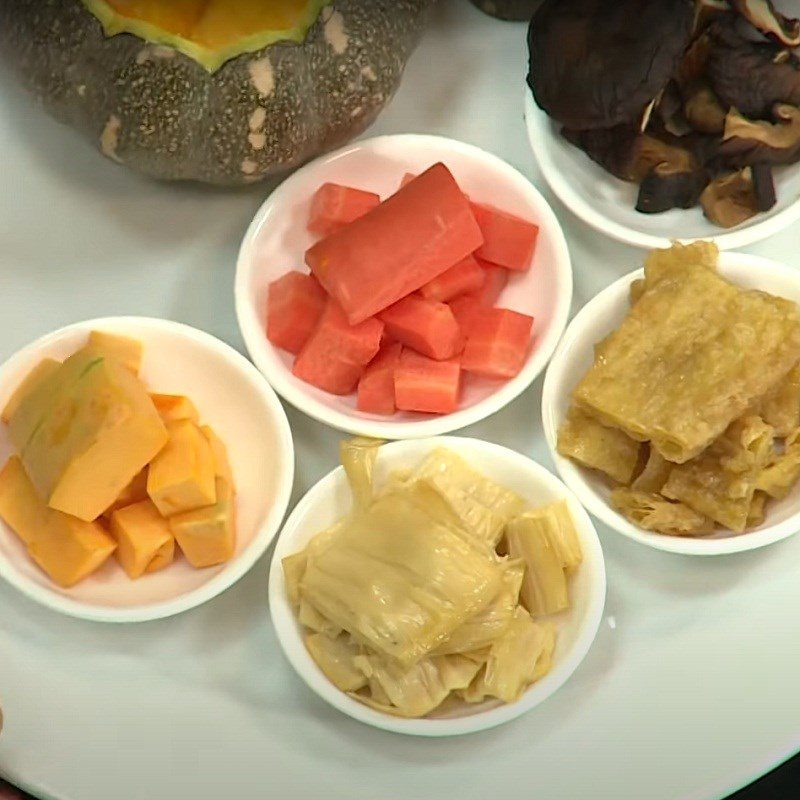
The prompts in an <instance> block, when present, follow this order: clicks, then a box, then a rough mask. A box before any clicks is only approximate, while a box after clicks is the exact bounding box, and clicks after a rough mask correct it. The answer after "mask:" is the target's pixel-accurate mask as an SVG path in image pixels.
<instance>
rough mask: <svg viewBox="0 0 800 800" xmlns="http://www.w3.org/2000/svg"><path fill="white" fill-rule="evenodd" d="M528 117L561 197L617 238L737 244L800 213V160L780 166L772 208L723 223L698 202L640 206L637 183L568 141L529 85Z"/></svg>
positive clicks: (661, 243)
mask: <svg viewBox="0 0 800 800" xmlns="http://www.w3.org/2000/svg"><path fill="white" fill-rule="evenodd" d="M525 121H526V124H527V126H528V139H529V141H530V145H531V149H532V150H533V154H534V156H535V157H536V160H537V161H538V163H539V169H541V171H542V175H543V176H544V178H545V180H546V181H547V183H548V184H550V188H551V189H552V190H553V192H555V194H556V195H557V196H558V198H559V200H561V202H562V203H563V204H564V205H565V206H566V207H567V208H568V209H569V210H570V211H572V213H573V214H575V215H576V216H577V217H579V218H580V219H582V220H583V221H584V222H585V223H587V224H588V225H591V226H592V227H593V228H594V229H595V230H598V231H600V232H601V233H604V234H605V235H606V236H610V237H611V238H612V239H616V240H617V241H620V242H625V243H626V244H631V245H634V246H636V247H645V248H648V249H652V248H654V247H668V246H669V243H670V241H671V240H673V239H679V240H681V241H691V240H695V239H713V240H714V241H715V242H716V243H717V245H718V246H719V248H720V250H735V249H737V248H739V247H746V246H747V245H749V244H753V243H754V242H760V241H761V240H762V239H766V238H767V237H769V236H772V235H773V234H775V233H777V232H778V231H782V230H783V229H784V228H788V227H789V226H790V225H792V224H793V223H794V222H796V221H797V220H798V219H800V165H797V164H791V165H789V166H786V167H776V169H775V173H774V174H775V191H776V194H777V198H778V202H777V203H776V204H775V206H774V207H773V208H772V209H770V210H769V211H767V212H765V213H763V214H758V215H756V216H755V217H752V218H751V219H749V220H747V222H743V223H742V224H741V225H738V226H737V227H735V228H729V229H725V228H720V227H719V226H718V225H714V224H712V223H711V222H709V221H708V220H707V219H706V218H705V217H704V216H703V211H702V209H701V208H700V207H699V206H697V207H695V208H690V209H682V208H674V209H672V210H670V211H666V212H664V213H663V214H642V213H640V212H638V211H637V210H636V208H635V206H636V196H637V194H638V187H637V186H636V185H635V184H633V183H626V182H625V181H622V180H620V179H619V178H615V177H614V176H613V175H611V174H609V173H608V172H607V171H606V170H604V169H603V168H602V167H601V166H600V165H599V164H596V163H595V162H594V161H592V160H591V159H590V158H589V156H587V155H586V154H585V153H584V152H583V151H582V150H580V149H579V148H577V147H575V146H574V145H572V144H570V143H569V142H568V141H567V140H566V139H565V138H564V137H563V136H562V135H561V134H560V132H559V126H558V125H557V124H556V123H554V122H553V121H552V120H551V119H550V117H548V116H547V114H545V113H544V111H542V109H541V108H539V106H538V105H536V102H535V101H534V99H533V94H532V93H531V91H530V89H529V88H528V87H525Z"/></svg>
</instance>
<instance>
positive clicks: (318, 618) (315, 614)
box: [297, 598, 342, 638]
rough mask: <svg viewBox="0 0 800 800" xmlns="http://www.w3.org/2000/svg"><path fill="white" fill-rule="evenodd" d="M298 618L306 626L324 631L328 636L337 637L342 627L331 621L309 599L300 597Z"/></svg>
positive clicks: (320, 631) (319, 631) (317, 631)
mask: <svg viewBox="0 0 800 800" xmlns="http://www.w3.org/2000/svg"><path fill="white" fill-rule="evenodd" d="M297 620H298V622H299V623H300V624H301V625H302V626H303V627H304V628H308V629H309V630H312V631H315V632H316V633H324V634H326V635H327V636H331V637H333V638H336V637H337V636H338V635H339V634H340V633H341V632H342V629H341V628H340V627H339V626H338V625H335V624H334V623H333V622H331V621H330V620H329V619H328V618H327V617H325V616H323V615H322V614H320V613H319V611H317V609H316V608H314V606H312V605H311V603H309V602H308V600H305V599H303V598H301V599H300V606H299V608H298V610H297Z"/></svg>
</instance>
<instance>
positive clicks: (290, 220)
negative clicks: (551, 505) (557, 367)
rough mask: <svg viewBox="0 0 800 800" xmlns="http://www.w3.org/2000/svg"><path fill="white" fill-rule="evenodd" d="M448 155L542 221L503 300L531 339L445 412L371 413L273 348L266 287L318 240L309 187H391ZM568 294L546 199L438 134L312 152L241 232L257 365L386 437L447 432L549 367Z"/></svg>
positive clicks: (462, 171)
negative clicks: (494, 376) (512, 365)
mask: <svg viewBox="0 0 800 800" xmlns="http://www.w3.org/2000/svg"><path fill="white" fill-rule="evenodd" d="M438 161H442V162H444V163H445V164H446V165H447V166H448V167H449V168H450V170H451V171H452V172H453V174H454V175H455V177H456V179H457V180H458V182H459V184H460V185H461V186H462V187H463V188H464V190H465V191H466V192H468V193H469V194H470V196H471V197H472V198H473V199H475V200H477V201H485V202H489V203H492V204H493V205H496V206H497V207H499V208H502V209H504V210H507V211H510V212H512V213H516V214H519V215H520V216H523V217H526V218H529V219H531V220H532V221H534V222H536V223H537V224H538V225H539V240H538V244H537V246H536V255H535V258H534V262H533V265H532V266H531V268H530V270H529V271H528V272H525V273H517V274H512V275H511V278H510V280H509V284H508V287H507V288H506V290H505V291H504V292H503V295H502V297H501V298H500V301H499V305H502V306H506V307H508V308H512V309H514V310H516V311H521V312H524V313H526V314H530V315H532V316H533V317H535V320H536V321H535V323H534V328H533V333H534V336H535V338H536V342H535V344H534V347H533V348H532V350H531V353H530V355H529V357H528V360H527V361H526V363H525V366H524V367H523V368H522V371H521V372H520V373H519V375H517V376H516V377H515V378H513V379H512V380H510V381H506V382H497V381H489V380H484V381H480V380H477V379H473V378H470V381H469V389H468V390H466V391H465V393H464V397H463V400H462V408H460V409H459V410H458V411H455V412H454V413H452V414H447V415H445V416H434V415H430V414H416V413H409V412H399V413H398V414H396V415H395V416H394V417H382V416H378V415H375V414H365V413H363V412H360V411H358V409H357V408H356V399H355V396H350V397H337V396H335V395H332V394H328V393H327V392H323V391H321V390H319V389H316V388H315V387H313V386H310V385H309V384H307V383H304V382H303V381H301V380H299V379H298V378H295V377H294V376H293V375H292V372H291V367H292V362H293V360H294V359H293V357H292V356H291V355H290V354H288V353H285V352H283V351H281V350H279V349H278V348H276V347H273V346H272V344H271V343H270V342H268V341H267V338H266V336H265V334H264V330H265V320H266V297H267V288H268V286H269V284H270V282H271V281H274V280H276V279H277V278H279V277H280V276H281V275H283V274H284V273H285V272H287V271H288V270H297V269H300V270H304V271H305V266H304V261H303V256H304V254H305V251H306V250H307V249H308V247H310V246H311V244H312V243H313V241H314V239H313V238H312V236H311V235H310V234H309V233H308V231H307V230H306V220H307V219H308V212H309V206H310V200H311V196H312V195H313V194H314V192H315V191H316V189H317V188H319V186H320V185H321V184H323V183H325V182H326V181H334V182H338V183H344V184H348V185H351V186H356V187H359V188H363V189H368V190H370V191H374V192H377V193H378V194H380V196H381V197H383V198H385V197H387V196H388V195H390V194H392V193H394V192H395V191H396V190H397V189H398V187H399V185H400V180H401V178H402V177H403V175H404V174H405V173H406V172H413V173H419V172H421V171H422V170H424V169H427V168H428V167H430V166H431V165H432V164H434V163H436V162H438ZM571 301H572V270H571V267H570V259H569V251H568V250H567V244H566V241H565V240H564V234H563V233H562V231H561V227H560V226H559V223H558V220H557V219H556V217H555V215H554V214H553V212H552V210H551V209H550V207H549V206H548V204H547V202H546V201H545V199H544V198H543V197H542V196H541V195H540V194H539V192H538V191H537V190H536V189H535V188H534V187H533V186H532V185H531V183H530V182H529V181H528V180H527V179H526V178H525V177H523V176H522V175H521V174H520V173H519V172H517V170H515V169H514V168H513V167H511V166H509V165H508V164H506V163H505V162H504V161H502V160H501V159H499V158H497V156H493V155H491V154H490V153H487V152H485V151H483V150H481V149H479V148H477V147H474V146H472V145H469V144H464V143H462V142H457V141H454V140H453V139H445V138H443V137H439V136H420V135H415V134H403V135H398V136H380V137H377V138H374V139H367V140H364V141H360V142H355V143H353V144H351V145H348V146H347V147H345V148H343V149H341V150H339V151H337V152H335V153H333V154H331V155H328V156H324V157H323V158H320V159H317V160H316V161H312V162H311V163H310V164H307V165H306V166H305V167H303V168H302V169H300V170H298V171H297V172H296V173H295V174H294V175H292V176H291V177H290V178H288V179H287V180H286V181H285V182H284V183H283V184H282V185H281V186H279V187H278V189H276V190H275V191H274V192H273V193H272V194H271V195H270V197H269V198H268V199H267V201H266V202H265V203H264V205H263V206H262V207H261V209H260V210H259V212H258V213H257V214H256V217H255V219H254V220H253V223H252V224H251V225H250V229H249V230H248V232H247V235H246V236H245V238H244V241H243V243H242V247H241V251H240V253H239V263H238V267H237V273H236V313H237V316H238V319H239V327H240V329H241V331H242V336H243V337H244V341H245V343H246V344H247V349H248V350H249V352H250V355H251V357H252V359H253V361H254V362H255V364H256V366H257V367H258V368H259V369H260V370H261V371H262V372H263V373H264V375H266V377H267V379H268V380H269V382H270V383H271V384H272V386H273V387H274V388H275V390H276V391H277V392H278V394H280V395H281V396H282V397H284V398H286V400H288V401H289V402H290V403H291V404H292V405H294V406H296V407H297V408H299V409H300V410H301V411H303V412H305V413H306V414H308V415H309V416H310V417H314V418H315V419H318V420H320V421H321V422H324V423H326V424H328V425H331V426H333V427H334V428H339V429H340V430H343V431H349V432H351V433H359V434H363V435H367V436H375V437H380V438H386V439H410V438H415V437H419V436H432V435H436V434H441V433H446V432H448V431H453V430H456V429H458V428H463V427H464V426H466V425H471V424H472V423H474V422H478V421H479V420H481V419H484V418H485V417H488V416H489V415H490V414H494V413H495V412H496V411H498V410H499V409H501V408H503V406H505V405H507V404H508V403H509V402H511V400H513V399H514V398H515V397H516V396H517V395H519V394H520V392H522V391H523V390H524V389H526V388H527V387H528V386H529V385H530V384H531V382H532V381H533V380H534V379H535V378H536V377H537V375H539V373H540V372H541V371H542V370H543V369H544V366H545V365H546V364H547V361H548V360H549V358H550V356H551V355H552V354H553V351H554V350H555V347H556V344H557V343H558V340H559V338H560V337H561V334H562V333H563V331H564V326H565V325H566V323H567V317H568V315H569V308H570V303H571Z"/></svg>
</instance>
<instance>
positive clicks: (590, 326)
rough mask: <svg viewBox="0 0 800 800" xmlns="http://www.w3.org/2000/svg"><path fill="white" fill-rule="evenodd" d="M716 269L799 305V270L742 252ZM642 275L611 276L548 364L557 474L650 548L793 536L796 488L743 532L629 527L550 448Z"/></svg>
mask: <svg viewBox="0 0 800 800" xmlns="http://www.w3.org/2000/svg"><path fill="white" fill-rule="evenodd" d="M719 271H720V274H722V275H723V276H724V277H726V278H728V279H729V280H730V281H732V282H733V283H736V284H737V285H739V286H743V287H746V288H748V289H761V290H763V291H766V292H771V293H772V294H774V295H777V296H778V297H786V298H788V299H789V300H794V301H795V302H800V271H798V270H796V269H794V268H792V267H786V266H784V265H782V264H778V263H776V262H774V261H769V260H767V259H763V258H757V257H756V256H751V255H747V254H745V253H722V254H721V256H720V260H719ZM643 275H644V270H637V271H636V272H632V273H630V274H629V275H626V276H624V277H622V278H620V279H619V280H618V281H615V282H614V283H613V284H611V286H609V287H608V288H607V289H605V290H604V291H602V292H601V293H600V294H599V295H597V296H596V297H595V298H593V299H592V300H590V301H589V302H588V303H587V304H586V305H585V306H584V307H583V308H582V309H581V310H580V311H579V312H578V314H577V315H576V316H575V318H574V319H573V320H572V322H571V323H570V324H569V327H568V328H567V332H566V333H565V334H564V338H563V339H562V340H561V343H560V344H559V346H558V349H557V350H556V354H555V355H554V356H553V360H552V362H551V363H550V366H549V367H548V369H547V373H546V375H545V379H544V389H543V392H542V424H543V426H544V435H545V438H546V439H547V444H548V447H549V448H550V457H551V458H552V459H553V461H554V462H555V465H556V469H557V470H558V473H559V475H561V477H562V478H563V480H564V482H565V483H566V484H567V486H569V488H570V489H572V491H573V492H575V494H576V495H577V496H578V499H579V500H580V501H581V502H582V503H583V504H584V506H586V508H588V509H589V511H590V512H591V513H592V514H594V515H595V516H596V517H597V518H598V519H601V520H602V521H603V522H605V523H606V525H608V526H609V527H611V528H612V529H614V530H617V531H619V532H620V533H621V534H623V535H624V536H629V537H630V538H631V539H634V540H636V541H638V542H642V543H643V544H646V545H649V546H650V547H655V548H658V549H659V550H668V551H670V552H672V553H685V554H687V555H695V556H718V555H723V554H725V553H741V552H744V551H746V550H756V549H758V548H759V547H764V546H766V545H768V544H773V543H775V542H779V541H781V539H785V538H787V537H788V536H792V535H793V534H795V533H796V532H797V530H798V529H799V528H800V491H797V490H795V491H794V492H792V493H791V494H790V495H789V496H788V497H786V498H784V499H783V500H780V501H778V502H775V501H770V502H769V503H768V504H767V515H766V519H765V520H764V524H763V525H760V526H759V527H757V528H752V529H751V530H750V531H748V532H747V533H745V534H740V535H736V534H732V533H729V532H726V531H724V530H719V531H717V532H715V533H714V534H713V535H710V536H703V537H697V538H694V537H690V536H663V535H661V534H658V533H650V532H649V531H645V530H643V529H642V528H639V527H637V526H636V525H632V524H631V523H630V522H628V520H626V519H625V517H623V516H622V515H621V514H619V513H617V511H616V510H615V509H614V508H613V507H612V506H611V503H610V501H609V497H610V494H611V488H610V485H609V484H608V483H607V482H606V481H604V480H603V478H602V477H601V475H600V474H599V473H597V472H596V471H594V470H589V469H585V468H584V467H582V466H580V465H579V464H577V463H575V462H574V461H571V460H570V459H568V458H564V456H561V455H559V454H558V453H557V452H556V442H557V441H558V429H559V427H560V426H561V423H562V421H563V419H564V417H565V416H566V413H567V409H568V408H569V405H570V398H571V396H572V390H573V389H574V388H575V386H577V384H578V382H579V381H580V380H581V378H583V376H584V375H585V374H586V372H587V371H588V370H589V368H590V367H591V366H592V363H593V362H594V346H595V345H596V344H597V343H598V342H599V341H601V340H602V339H604V338H605V337H606V336H607V335H608V334H610V333H611V332H612V331H614V330H616V329H617V328H618V327H619V325H620V323H621V322H622V320H623V319H624V318H625V316H626V315H627V313H628V311H629V309H630V287H631V283H632V282H633V281H634V280H635V279H637V278H641V277H643Z"/></svg>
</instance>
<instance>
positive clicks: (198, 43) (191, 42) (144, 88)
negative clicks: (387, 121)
mask: <svg viewBox="0 0 800 800" xmlns="http://www.w3.org/2000/svg"><path fill="white" fill-rule="evenodd" d="M432 2H433V0H273V2H265V0H170V2H164V0H0V48H1V50H2V55H3V56H5V57H6V59H7V61H8V63H9V65H10V66H11V67H12V68H14V69H16V70H17V71H18V73H19V74H20V76H21V78H22V80H23V81H24V82H25V83H26V84H27V85H28V86H29V87H30V88H31V89H32V90H33V91H34V93H35V94H36V95H37V96H38V97H40V98H41V100H42V101H43V103H44V105H45V107H46V108H48V109H49V110H50V111H51V112H52V113H54V114H55V115H56V116H58V117H59V118H60V119H62V120H64V121H66V122H68V123H70V124H72V125H74V126H75V127H77V128H79V129H81V130H83V131H85V132H86V133H88V134H89V135H90V136H92V137H93V139H94V140H95V142H96V143H97V145H98V146H99V148H100V149H101V151H102V152H103V153H104V154H105V155H106V156H108V157H109V158H112V159H114V160H115V161H118V162H120V163H123V164H126V165H128V166H130V167H131V168H133V169H136V170H139V171H141V172H145V173H147V174H149V175H153V176H155V177H159V178H168V179H190V180H201V181H206V182H211V183H222V184H236V183H243V182H251V181H255V180H259V179H262V178H265V177H273V176H276V175H280V174H282V173H284V172H286V171H287V170H289V169H291V168H293V167H296V166H298V165H299V164H301V163H302V162H303V161H305V160H307V159H308V158H310V157H312V156H314V155H316V154H318V153H319V152H322V151H325V150H327V149H330V148H332V147H335V146H338V145H339V144H342V143H344V142H345V141H347V140H348V139H349V138H352V137H353V136H355V135H357V134H359V133H360V132H361V131H362V130H364V128H366V127H367V126H368V125H369V124H370V123H371V122H372V121H373V120H374V119H375V117H376V116H377V115H378V113H379V112H380V111H381V109H382V108H383V107H384V106H385V104H386V103H387V102H388V100H389V99H390V98H391V96H392V94H393V93H394V91H395V89H396V88H397V85H398V83H399V80H400V77H401V75H402V71H403V68H404V66H405V63H406V60H407V58H408V56H409V55H410V53H411V51H412V50H413V48H414V46H415V45H416V43H417V40H418V38H419V34H420V32H421V29H422V26H423V24H424V18H425V14H424V11H425V10H426V8H427V7H428V6H430V5H432Z"/></svg>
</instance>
